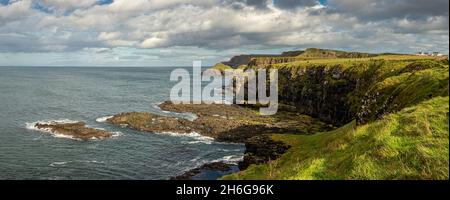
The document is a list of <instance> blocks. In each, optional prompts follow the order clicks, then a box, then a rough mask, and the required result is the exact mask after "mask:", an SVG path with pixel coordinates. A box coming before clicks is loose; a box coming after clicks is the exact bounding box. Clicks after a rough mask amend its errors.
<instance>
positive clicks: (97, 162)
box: [48, 160, 104, 167]
mask: <svg viewBox="0 0 450 200" xmlns="http://www.w3.org/2000/svg"><path fill="white" fill-rule="evenodd" d="M69 163H96V164H104V162H103V161H97V160H76V161H62V162H52V163H50V164H49V165H48V166H51V167H57V166H64V165H67V164H69Z"/></svg>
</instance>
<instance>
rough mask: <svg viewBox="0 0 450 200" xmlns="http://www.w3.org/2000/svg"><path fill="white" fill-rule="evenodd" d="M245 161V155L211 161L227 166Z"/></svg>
mask: <svg viewBox="0 0 450 200" xmlns="http://www.w3.org/2000/svg"><path fill="white" fill-rule="evenodd" d="M242 160H244V156H243V155H230V156H224V157H222V158H219V159H216V160H213V161H211V162H212V163H213V162H224V163H227V164H236V163H238V162H240V161H242Z"/></svg>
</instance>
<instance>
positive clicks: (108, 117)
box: [95, 116, 114, 123]
mask: <svg viewBox="0 0 450 200" xmlns="http://www.w3.org/2000/svg"><path fill="white" fill-rule="evenodd" d="M113 117H114V116H105V117H99V118H97V119H95V121H96V122H100V123H102V122H106V120H108V119H111V118H113Z"/></svg>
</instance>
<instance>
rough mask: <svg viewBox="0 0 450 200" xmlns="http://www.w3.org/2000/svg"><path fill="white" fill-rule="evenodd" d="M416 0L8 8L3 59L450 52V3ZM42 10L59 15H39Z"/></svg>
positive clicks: (0, 16) (1, 18)
mask: <svg viewBox="0 0 450 200" xmlns="http://www.w3.org/2000/svg"><path fill="white" fill-rule="evenodd" d="M413 1H414V3H415V4H417V5H416V6H415V7H414V6H411V5H409V4H406V3H405V2H407V1H405V0H400V1H398V2H396V3H391V2H390V1H386V0H375V1H371V2H368V1H367V0H362V1H354V0H343V1H335V0H329V1H328V2H329V5H326V6H323V5H319V4H317V1H315V0H312V1H309V0H308V1H304V2H301V3H300V2H297V1H290V0H286V1H278V2H277V3H272V2H271V1H253V0H240V1H229V0H200V1H194V0H188V1H181V0H172V1H168V0H133V1H125V0H115V1H114V2H113V3H111V4H105V5H99V4H98V2H97V1H96V0H84V1H75V0H66V1H63V0H41V1H37V0H16V1H11V2H10V4H8V5H0V52H76V51H85V50H86V49H92V48H94V49H95V48H100V49H102V48H108V49H114V48H120V47H127V48H131V49H136V51H139V50H140V49H161V48H168V49H171V48H174V47H177V48H178V47H185V48H187V47H196V48H199V49H202V50H201V51H200V50H199V49H197V51H200V52H202V53H204V54H205V53H206V52H205V51H203V50H205V49H207V50H209V51H214V50H217V51H218V52H221V53H235V51H228V50H231V49H234V50H235V49H240V50H241V51H244V52H245V51H250V50H251V51H255V50H258V49H261V50H267V49H278V48H296V49H298V48H306V47H324V48H339V49H348V50H360V51H400V52H414V51H416V50H418V48H424V49H423V50H439V51H445V52H448V43H449V42H448V21H449V20H448V7H447V8H446V9H443V8H441V6H442V5H439V3H440V4H445V5H448V1H447V3H445V2H443V1H441V0H438V2H437V3H436V2H435V4H431V5H425V3H424V1H421V0H413ZM36 3H38V4H39V5H46V6H47V8H49V9H50V10H53V11H54V12H47V11H45V10H42V9H41V8H36V6H35V5H36ZM418 5H420V6H422V8H423V11H420V9H417V8H416V7H417V6H418ZM408 9H410V10H412V11H410V12H408ZM413 11H414V12H413ZM445 13H447V15H445ZM425 48H426V49H425ZM177 53H180V51H177ZM189 53H192V54H195V53H196V52H189ZM171 55H172V56H174V55H175V54H171ZM226 56H229V55H226ZM118 57H120V56H118ZM159 57H161V55H160V56H159ZM162 57H163V56H162ZM206 57H208V56H206ZM212 57H215V58H218V54H215V55H214V56H212ZM122 58H137V57H133V56H127V57H122ZM208 58H211V57H208Z"/></svg>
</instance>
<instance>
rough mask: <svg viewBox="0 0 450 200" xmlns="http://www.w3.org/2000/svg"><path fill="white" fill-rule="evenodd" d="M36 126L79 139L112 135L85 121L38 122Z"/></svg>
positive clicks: (101, 137)
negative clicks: (89, 125)
mask: <svg viewBox="0 0 450 200" xmlns="http://www.w3.org/2000/svg"><path fill="white" fill-rule="evenodd" d="M34 126H35V127H36V128H37V129H39V130H44V131H48V132H51V133H55V134H61V135H65V136H68V137H71V138H74V139H79V140H90V139H103V138H109V137H111V136H112V134H111V133H109V132H107V131H104V130H99V129H95V128H89V127H86V123H84V122H75V123H56V122H55V123H36V124H35V125H34Z"/></svg>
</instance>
